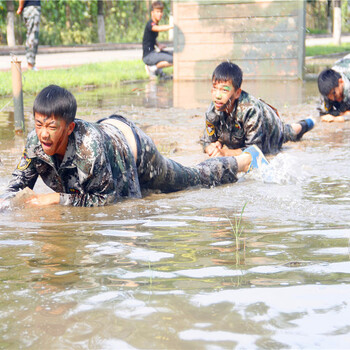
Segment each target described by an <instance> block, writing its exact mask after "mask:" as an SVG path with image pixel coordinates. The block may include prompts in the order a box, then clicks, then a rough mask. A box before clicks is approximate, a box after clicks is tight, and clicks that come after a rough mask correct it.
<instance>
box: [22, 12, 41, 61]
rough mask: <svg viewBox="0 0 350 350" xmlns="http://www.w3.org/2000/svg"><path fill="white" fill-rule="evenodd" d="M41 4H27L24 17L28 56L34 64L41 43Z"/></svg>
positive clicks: (28, 59)
mask: <svg viewBox="0 0 350 350" xmlns="http://www.w3.org/2000/svg"><path fill="white" fill-rule="evenodd" d="M40 14H41V7H40V6H27V7H25V8H24V9H23V18H24V22H25V24H26V27H27V36H26V58H27V62H28V63H30V64H31V65H32V66H34V65H35V56H36V53H37V51H38V45H39V25H40Z"/></svg>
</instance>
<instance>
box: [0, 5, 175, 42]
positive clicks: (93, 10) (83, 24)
mask: <svg viewBox="0 0 350 350" xmlns="http://www.w3.org/2000/svg"><path fill="white" fill-rule="evenodd" d="M13 2H14V6H15V12H16V11H17V8H18V1H13ZM97 2H98V1H97V0H41V23H40V33H39V42H40V45H52V46H57V45H79V44H80V45H83V44H91V43H97V42H98V34H97V33H98V31H97V15H98V4H97ZM163 3H164V15H163V18H162V20H161V22H160V24H162V23H163V24H167V23H169V15H170V11H171V1H170V0H165V1H163ZM150 4H151V1H143V0H141V1H131V0H125V1H122V0H104V1H103V14H104V21H105V31H106V42H107V43H135V42H138V43H139V42H142V37H143V31H144V28H145V25H146V22H147V21H148V19H149V18H150V10H149V6H150ZM7 10H8V1H7V0H0V44H1V45H7V41H6V16H7ZM25 33H26V29H25V25H24V22H23V19H22V16H18V15H17V14H16V15H15V38H16V45H23V44H24V41H25V37H26V35H25ZM167 35H168V32H163V33H160V35H159V37H158V38H159V41H162V40H163V41H164V40H167V38H168V37H167Z"/></svg>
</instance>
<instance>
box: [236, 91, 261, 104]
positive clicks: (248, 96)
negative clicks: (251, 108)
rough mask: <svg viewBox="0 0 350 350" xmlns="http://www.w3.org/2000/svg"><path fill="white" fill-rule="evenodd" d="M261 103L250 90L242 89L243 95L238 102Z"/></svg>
mask: <svg viewBox="0 0 350 350" xmlns="http://www.w3.org/2000/svg"><path fill="white" fill-rule="evenodd" d="M256 103H259V99H257V98H256V97H254V96H253V95H251V94H249V93H248V92H246V91H244V90H242V92H241V95H240V96H239V99H238V104H256Z"/></svg>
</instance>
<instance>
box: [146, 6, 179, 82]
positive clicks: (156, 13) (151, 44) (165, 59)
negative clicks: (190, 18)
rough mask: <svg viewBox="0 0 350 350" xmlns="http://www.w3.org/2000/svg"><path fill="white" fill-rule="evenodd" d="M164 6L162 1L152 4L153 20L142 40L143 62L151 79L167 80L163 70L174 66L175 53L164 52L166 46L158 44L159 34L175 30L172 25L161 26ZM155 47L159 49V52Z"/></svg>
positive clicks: (147, 26) (148, 24)
mask: <svg viewBox="0 0 350 350" xmlns="http://www.w3.org/2000/svg"><path fill="white" fill-rule="evenodd" d="M163 9H164V5H163V3H162V2H161V1H155V2H153V3H152V9H151V19H150V20H149V21H148V22H147V24H146V27H145V31H144V34H143V39H142V48H143V56H142V60H143V62H144V63H145V64H146V71H147V73H148V75H149V77H150V78H155V77H156V76H159V77H161V78H165V77H166V75H165V74H164V72H163V70H162V68H165V67H171V66H172V65H173V53H172V52H168V51H163V50H164V49H165V47H166V46H165V45H162V44H158V43H157V37H158V33H159V32H165V31H167V30H170V29H173V28H174V26H172V25H159V22H160V20H161V19H162V17H163ZM155 47H158V49H159V52H157V51H156V49H155Z"/></svg>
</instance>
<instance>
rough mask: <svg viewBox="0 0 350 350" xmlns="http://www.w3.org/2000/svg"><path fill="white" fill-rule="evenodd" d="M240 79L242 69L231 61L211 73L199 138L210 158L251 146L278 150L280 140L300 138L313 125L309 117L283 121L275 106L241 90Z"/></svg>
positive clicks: (280, 143) (233, 154) (266, 150)
mask: <svg viewBox="0 0 350 350" xmlns="http://www.w3.org/2000/svg"><path fill="white" fill-rule="evenodd" d="M242 79H243V73H242V70H241V69H240V67H238V66H237V65H236V64H234V63H231V62H223V63H221V64H219V65H218V66H217V67H216V68H215V70H214V72H213V75H212V91H211V94H212V103H211V104H210V106H209V109H208V111H207V112H206V128H205V131H204V135H203V137H202V139H201V143H202V145H203V150H204V152H205V153H207V154H208V155H209V156H210V157H221V156H236V155H239V154H241V153H242V151H243V150H244V149H245V148H247V147H249V146H251V145H257V146H258V147H259V148H260V149H261V150H262V152H263V153H264V154H269V153H277V152H278V151H279V150H280V149H281V147H282V145H283V143H285V142H288V141H299V140H300V139H301V138H302V136H303V135H304V134H305V133H306V132H307V131H309V130H311V129H312V128H313V127H314V121H313V120H312V119H311V118H308V119H305V120H300V121H299V122H297V123H293V124H287V123H284V122H283V121H282V120H281V118H280V117H279V115H278V112H277V110H276V109H274V108H273V107H271V106H270V105H268V104H267V103H265V102H263V101H261V100H259V99H257V98H255V97H253V96H252V95H250V94H248V93H247V92H245V91H243V90H242V89H241V84H242Z"/></svg>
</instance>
